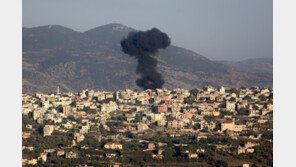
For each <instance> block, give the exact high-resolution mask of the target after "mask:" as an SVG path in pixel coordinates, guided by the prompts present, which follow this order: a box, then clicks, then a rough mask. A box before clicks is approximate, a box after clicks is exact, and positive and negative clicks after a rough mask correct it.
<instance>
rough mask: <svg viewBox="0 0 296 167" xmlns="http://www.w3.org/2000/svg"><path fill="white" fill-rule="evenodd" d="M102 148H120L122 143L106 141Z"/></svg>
mask: <svg viewBox="0 0 296 167" xmlns="http://www.w3.org/2000/svg"><path fill="white" fill-rule="evenodd" d="M104 148H106V149H113V150H117V149H118V150H121V149H122V144H120V143H116V142H108V143H106V144H105V145H104Z"/></svg>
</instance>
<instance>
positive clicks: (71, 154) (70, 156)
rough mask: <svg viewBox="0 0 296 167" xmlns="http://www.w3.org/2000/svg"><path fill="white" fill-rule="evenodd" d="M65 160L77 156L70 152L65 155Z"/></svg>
mask: <svg viewBox="0 0 296 167" xmlns="http://www.w3.org/2000/svg"><path fill="white" fill-rule="evenodd" d="M66 158H78V154H77V153H74V152H73V151H70V152H67V153H66Z"/></svg>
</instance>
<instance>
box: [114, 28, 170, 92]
mask: <svg viewBox="0 0 296 167" xmlns="http://www.w3.org/2000/svg"><path fill="white" fill-rule="evenodd" d="M170 43H171V41H170V38H169V37H168V35H167V34H165V33H163V32H161V31H160V30H158V29H157V28H152V29H151V30H148V31H145V32H144V31H138V32H130V33H129V35H128V37H127V38H125V39H122V40H121V42H120V44H121V47H122V50H123V52H124V53H126V54H129V55H130V56H133V57H135V58H136V59H137V61H138V66H137V71H136V73H137V74H140V75H141V77H140V78H138V79H137V81H136V83H137V85H138V86H139V87H142V88H143V89H156V88H162V85H163V84H164V80H163V78H162V76H161V74H160V73H158V72H157V71H156V66H157V60H156V59H155V58H154V57H153V56H154V55H155V53H156V52H157V51H158V49H165V48H166V47H168V46H169V45H170Z"/></svg>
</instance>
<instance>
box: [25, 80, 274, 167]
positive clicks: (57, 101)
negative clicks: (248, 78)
mask: <svg viewBox="0 0 296 167" xmlns="http://www.w3.org/2000/svg"><path fill="white" fill-rule="evenodd" d="M272 94H273V90H272V88H259V87H252V88H241V89H229V88H225V87H220V88H218V89H217V88H214V87H212V86H209V85H207V86H205V87H203V88H202V89H196V90H192V91H189V90H186V89H173V90H167V89H156V90H149V89H148V90H145V91H134V90H129V89H126V90H121V91H115V92H104V91H94V90H83V91H81V92H79V93H72V92H68V93H60V92H59V90H58V91H57V92H56V93H54V94H45V93H36V94H34V95H28V94H23V96H22V102H23V105H22V113H23V115H26V116H28V117H30V118H32V119H33V120H34V121H35V123H36V124H40V125H43V136H44V137H47V136H51V135H52V134H53V133H54V131H57V132H60V133H67V132H69V131H70V130H71V129H76V130H75V132H74V135H73V141H72V146H75V145H76V143H79V142H82V141H84V140H85V134H87V133H89V132H90V131H91V128H92V127H96V128H97V129H100V128H103V129H105V131H107V132H109V131H111V130H110V128H111V127H110V126H108V122H114V120H118V118H120V121H121V122H122V125H121V126H120V127H115V131H116V133H117V135H114V134H112V135H111V134H110V135H107V136H106V135H103V134H101V132H100V131H98V134H97V136H96V137H97V139H98V140H100V141H101V140H102V138H103V139H114V141H115V140H116V141H119V142H108V143H106V144H105V145H104V148H105V149H118V150H124V147H123V146H122V145H121V144H120V140H126V141H128V137H127V136H125V135H124V134H125V133H126V132H128V131H129V132H131V133H133V134H135V135H137V134H141V133H145V132H147V131H151V133H153V131H154V130H155V129H158V130H159V129H162V130H163V131H167V132H169V133H172V134H173V133H176V132H178V133H180V134H183V133H191V134H196V138H197V140H200V139H205V140H206V139H207V136H209V135H213V134H214V133H212V132H215V133H220V134H225V135H229V136H231V137H233V138H236V137H237V136H239V135H240V133H241V132H243V131H248V130H252V131H258V130H259V129H258V126H255V125H256V124H264V123H266V122H268V121H269V120H270V114H272V111H273V105H272V101H271V100H272V98H270V97H272ZM239 111H246V112H245V113H244V114H243V116H244V117H247V118H248V119H247V120H246V121H241V120H240V119H238V117H237V116H238V115H240V114H241V113H240V112H239ZM115 118H116V119H115ZM213 118H214V120H213ZM78 119H80V121H77V120H78ZM48 122H51V123H50V124H47V123H48ZM113 128H114V127H113ZM36 130H37V129H35V128H34V127H33V126H32V125H30V124H27V125H26V126H25V130H23V134H22V137H23V139H24V140H25V139H28V138H30V137H31V135H32V132H33V131H36ZM202 132H207V133H202ZM251 137H253V139H255V137H254V136H250V137H249V138H251ZM259 137H260V134H259ZM253 146H254V145H252V144H251V145H250V143H249V144H246V145H244V146H238V147H237V154H241V153H252V152H253V151H254V150H253V148H252V147H253ZM27 148H32V146H30V145H27V146H24V149H27ZM153 149H154V147H153V143H152V144H151V143H150V145H148V148H147V150H153ZM55 151H56V152H57V155H58V156H62V155H63V156H65V158H77V157H78V156H79V154H78V153H75V152H72V151H71V152H66V153H65V152H63V150H60V149H58V148H56V150H55ZM199 151H200V150H199ZM162 152H163V150H161V149H160V150H158V152H157V153H154V154H153V155H152V156H153V157H155V158H160V159H161V158H163V155H162ZM46 157H47V154H45V153H44V152H43V153H40V158H39V159H42V160H43V161H44V162H45V161H46ZM197 157H198V152H196V153H188V158H197ZM37 161H38V158H37V159H34V160H33V159H31V160H28V159H24V160H23V164H36V163H37Z"/></svg>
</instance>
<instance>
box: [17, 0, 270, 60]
mask: <svg viewBox="0 0 296 167" xmlns="http://www.w3.org/2000/svg"><path fill="white" fill-rule="evenodd" d="M272 7H273V4H272V0H23V26H24V27H35V26H41V25H49V24H56V25H62V26H65V27H68V28H71V29H73V30H76V31H82V32H83V31H86V30H89V29H91V28H94V27H97V26H100V25H105V24H109V23H121V24H123V25H126V26H129V27H132V28H135V29H137V30H147V29H151V28H152V27H157V28H159V29H160V30H161V31H164V32H166V33H167V34H168V35H169V36H170V37H171V40H172V44H173V45H177V46H181V47H184V48H187V49H190V50H193V51H195V52H197V53H199V54H201V55H203V56H205V57H207V58H209V59H212V60H242V59H247V58H258V57H272V42H273V41H272V35H273V29H272V24H273V22H272V20H273V18H272Z"/></svg>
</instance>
